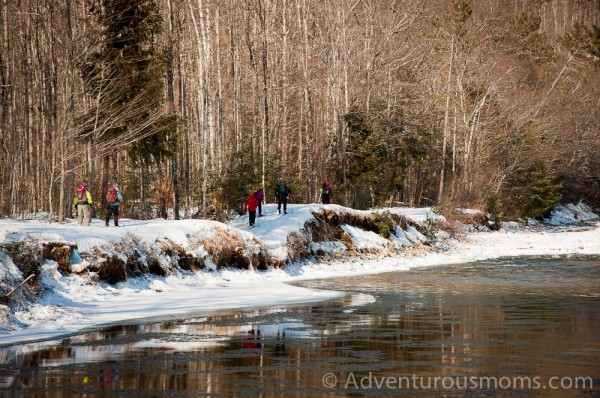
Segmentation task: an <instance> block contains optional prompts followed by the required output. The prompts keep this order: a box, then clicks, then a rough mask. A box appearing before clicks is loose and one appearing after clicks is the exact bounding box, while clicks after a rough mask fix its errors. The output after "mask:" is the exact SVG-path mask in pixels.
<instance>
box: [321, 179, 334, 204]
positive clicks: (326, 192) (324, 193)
mask: <svg viewBox="0 0 600 398" xmlns="http://www.w3.org/2000/svg"><path fill="white" fill-rule="evenodd" d="M331 196H332V192H331V184H329V183H328V182H327V181H325V182H324V183H323V186H322V187H321V203H323V204H324V205H328V204H330V203H331Z"/></svg>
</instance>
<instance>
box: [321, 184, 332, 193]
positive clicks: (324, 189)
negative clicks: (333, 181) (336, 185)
mask: <svg viewBox="0 0 600 398" xmlns="http://www.w3.org/2000/svg"><path fill="white" fill-rule="evenodd" d="M330 188H331V185H329V183H326V184H325V188H323V189H321V191H322V192H323V195H329V190H330Z"/></svg>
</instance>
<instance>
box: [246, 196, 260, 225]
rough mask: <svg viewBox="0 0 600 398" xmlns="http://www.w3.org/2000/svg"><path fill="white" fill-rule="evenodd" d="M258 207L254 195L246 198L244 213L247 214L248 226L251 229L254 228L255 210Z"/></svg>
mask: <svg viewBox="0 0 600 398" xmlns="http://www.w3.org/2000/svg"><path fill="white" fill-rule="evenodd" d="M257 207H258V200H256V198H255V197H254V194H253V193H251V194H250V196H249V197H248V200H247V201H246V203H244V211H248V214H249V217H250V219H249V224H250V226H251V227H253V226H254V221H256V208H257Z"/></svg>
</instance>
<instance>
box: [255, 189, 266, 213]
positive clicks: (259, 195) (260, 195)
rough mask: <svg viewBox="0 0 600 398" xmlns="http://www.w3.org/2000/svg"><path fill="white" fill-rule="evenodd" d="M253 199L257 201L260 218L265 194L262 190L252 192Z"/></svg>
mask: <svg viewBox="0 0 600 398" xmlns="http://www.w3.org/2000/svg"><path fill="white" fill-rule="evenodd" d="M254 198H255V199H256V200H257V201H258V216H259V217H262V203H263V201H264V200H265V193H264V192H263V189H262V188H259V189H258V191H256V192H254Z"/></svg>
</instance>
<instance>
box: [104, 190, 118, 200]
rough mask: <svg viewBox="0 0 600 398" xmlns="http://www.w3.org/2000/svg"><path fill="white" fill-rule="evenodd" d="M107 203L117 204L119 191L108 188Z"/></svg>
mask: <svg viewBox="0 0 600 398" xmlns="http://www.w3.org/2000/svg"><path fill="white" fill-rule="evenodd" d="M106 201H107V202H108V203H115V202H116V201H117V190H116V189H115V188H108V191H106Z"/></svg>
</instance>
